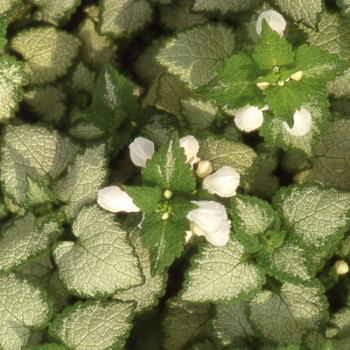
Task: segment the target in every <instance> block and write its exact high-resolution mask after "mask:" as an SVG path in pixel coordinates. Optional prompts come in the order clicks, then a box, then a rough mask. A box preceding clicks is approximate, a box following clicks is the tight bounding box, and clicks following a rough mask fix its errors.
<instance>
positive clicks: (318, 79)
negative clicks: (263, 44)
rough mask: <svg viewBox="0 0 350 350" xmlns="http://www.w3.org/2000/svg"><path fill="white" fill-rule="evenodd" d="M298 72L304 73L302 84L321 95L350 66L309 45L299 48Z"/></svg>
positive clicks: (297, 58) (334, 56) (297, 51)
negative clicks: (338, 74) (325, 86)
mask: <svg viewBox="0 0 350 350" xmlns="http://www.w3.org/2000/svg"><path fill="white" fill-rule="evenodd" d="M295 61H296V63H295V69H296V71H302V72H303V75H302V77H301V82H303V83H304V84H306V85H307V86H308V88H309V89H310V90H311V91H312V90H313V89H314V90H315V93H320V90H322V89H324V85H325V84H326V83H327V82H328V81H330V80H332V79H333V78H334V77H335V76H336V74H337V73H340V72H343V71H344V70H345V69H347V68H349V64H348V63H347V62H345V61H342V60H340V59H339V58H338V56H336V55H331V54H329V53H328V52H326V51H321V50H320V49H319V48H318V47H315V46H310V47H308V46H307V44H304V45H302V46H299V47H298V48H297V50H296V58H295Z"/></svg>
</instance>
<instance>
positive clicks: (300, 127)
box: [283, 107, 312, 136]
mask: <svg viewBox="0 0 350 350" xmlns="http://www.w3.org/2000/svg"><path fill="white" fill-rule="evenodd" d="M293 119H294V125H293V127H292V128H290V127H289V125H288V124H287V123H286V122H283V127H284V128H285V129H286V130H287V131H288V132H289V133H290V134H292V135H293V136H304V135H306V134H307V133H308V132H309V131H310V130H311V126H312V117H311V113H310V112H309V111H308V110H307V109H305V108H304V107H301V109H300V111H298V110H297V111H296V112H295V113H294V115H293Z"/></svg>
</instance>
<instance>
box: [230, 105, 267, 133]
mask: <svg viewBox="0 0 350 350" xmlns="http://www.w3.org/2000/svg"><path fill="white" fill-rule="evenodd" d="M264 108H265V107H264ZM235 115H236V116H235V124H236V126H237V128H238V129H240V130H242V131H246V132H251V131H253V130H256V129H258V128H260V126H261V125H262V123H263V122H264V116H263V112H262V109H259V108H258V107H255V106H250V105H246V106H245V107H243V108H240V109H238V110H237V111H236V113H235Z"/></svg>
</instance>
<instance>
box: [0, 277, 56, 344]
mask: <svg viewBox="0 0 350 350" xmlns="http://www.w3.org/2000/svg"><path fill="white" fill-rule="evenodd" d="M0 296H1V303H0V347H1V349H3V350H20V349H21V347H22V346H24V345H27V344H28V341H29V339H30V336H31V332H32V331H33V330H34V329H38V330H39V329H42V328H44V326H45V324H46V323H47V322H48V321H49V320H50V318H51V310H50V307H51V305H50V304H49V303H48V301H47V298H46V295H45V294H44V293H43V292H42V291H41V290H40V289H39V288H37V287H34V286H33V285H32V284H31V283H29V282H28V281H27V280H25V279H22V278H18V277H17V276H16V275H15V274H13V273H11V274H1V275H0Z"/></svg>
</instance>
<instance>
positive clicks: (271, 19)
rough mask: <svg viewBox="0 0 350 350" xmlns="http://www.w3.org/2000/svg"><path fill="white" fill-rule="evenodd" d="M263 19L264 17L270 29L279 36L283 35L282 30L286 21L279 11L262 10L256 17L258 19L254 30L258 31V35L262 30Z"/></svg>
mask: <svg viewBox="0 0 350 350" xmlns="http://www.w3.org/2000/svg"><path fill="white" fill-rule="evenodd" d="M263 19H266V21H267V23H268V24H269V26H270V27H271V29H272V30H274V31H275V32H277V33H278V35H279V36H280V37H282V36H283V32H284V30H285V29H286V25H287V22H286V21H285V19H284V18H283V16H282V15H281V14H280V13H278V12H277V11H274V10H268V11H264V12H262V13H261V14H260V16H259V17H258V20H257V21H256V32H257V33H258V35H260V34H261V31H262V21H263Z"/></svg>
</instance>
